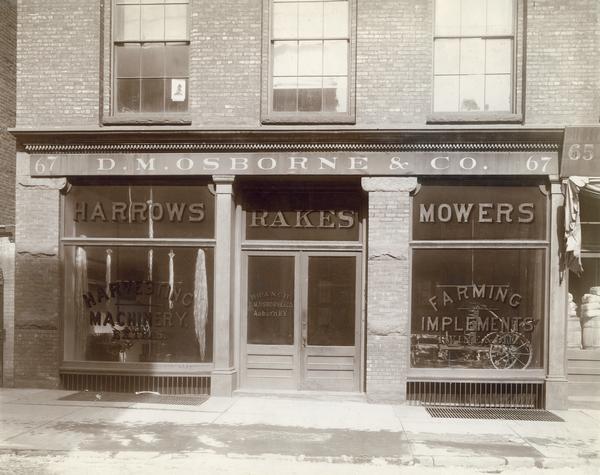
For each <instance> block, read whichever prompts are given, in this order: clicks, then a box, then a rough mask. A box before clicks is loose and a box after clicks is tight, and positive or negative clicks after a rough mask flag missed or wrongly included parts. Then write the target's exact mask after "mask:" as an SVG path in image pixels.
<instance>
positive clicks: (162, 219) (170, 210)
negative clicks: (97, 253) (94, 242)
mask: <svg viewBox="0 0 600 475" xmlns="http://www.w3.org/2000/svg"><path fill="white" fill-rule="evenodd" d="M109 165H110V163H109V162H104V163H103V168H105V169H108V168H109ZM65 235H66V236H69V237H103V238H148V237H155V238H166V237H174V238H208V239H210V238H212V237H214V196H213V195H212V194H211V193H210V191H209V190H208V187H207V186H200V185H197V186H190V185H181V186H157V185H154V186H134V185H132V186H127V185H120V186H73V188H72V189H71V191H70V192H69V194H68V197H67V199H66V204H65Z"/></svg>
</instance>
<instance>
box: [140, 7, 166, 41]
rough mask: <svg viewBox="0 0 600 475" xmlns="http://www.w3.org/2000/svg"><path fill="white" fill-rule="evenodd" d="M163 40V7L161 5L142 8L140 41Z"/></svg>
mask: <svg viewBox="0 0 600 475" xmlns="http://www.w3.org/2000/svg"><path fill="white" fill-rule="evenodd" d="M164 39H165V7H164V6H163V5H143V6H142V40H144V41H146V40H164Z"/></svg>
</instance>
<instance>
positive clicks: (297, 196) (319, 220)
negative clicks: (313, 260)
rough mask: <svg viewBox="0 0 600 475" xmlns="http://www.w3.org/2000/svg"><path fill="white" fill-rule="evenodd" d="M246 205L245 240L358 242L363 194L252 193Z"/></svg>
mask: <svg viewBox="0 0 600 475" xmlns="http://www.w3.org/2000/svg"><path fill="white" fill-rule="evenodd" d="M243 201H244V210H245V216H246V239H260V240H274V239H275V240H316V241H357V240H358V239H359V220H360V216H359V210H360V205H361V194H360V192H356V191H327V190H320V191H317V190H313V191H306V190H303V191H301V190H282V189H280V190H268V189H267V190H251V191H247V192H245V193H244V198H243Z"/></svg>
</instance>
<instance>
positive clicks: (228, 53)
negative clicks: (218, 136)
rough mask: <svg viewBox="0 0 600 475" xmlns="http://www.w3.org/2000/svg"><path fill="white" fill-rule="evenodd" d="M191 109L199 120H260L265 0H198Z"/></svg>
mask: <svg viewBox="0 0 600 475" xmlns="http://www.w3.org/2000/svg"><path fill="white" fill-rule="evenodd" d="M191 8H192V28H191V36H190V42H191V49H190V76H191V78H190V99H191V105H190V110H191V114H192V122H193V123H194V125H198V126H216V125H221V126H222V125H226V126H236V127H244V126H258V125H259V120H260V80H261V76H260V73H261V41H262V25H261V12H262V8H261V2H260V1H259V0H221V1H218V2H206V1H204V0H192V2H191Z"/></svg>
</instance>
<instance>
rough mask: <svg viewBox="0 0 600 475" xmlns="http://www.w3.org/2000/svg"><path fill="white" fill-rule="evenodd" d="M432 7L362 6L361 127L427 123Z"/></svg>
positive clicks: (384, 2)
mask: <svg viewBox="0 0 600 475" xmlns="http://www.w3.org/2000/svg"><path fill="white" fill-rule="evenodd" d="M432 25H433V2H431V1H429V0H401V1H389V0H371V1H369V2H358V16H357V53H356V67H357V74H356V79H357V80H356V83H357V86H356V119H357V126H358V127H364V126H373V125H379V126H382V127H397V126H399V125H400V124H425V117H426V115H427V114H429V113H430V111H431V97H432V94H431V89H432V74H433V72H432V61H433V52H432V36H431V32H432V28H433V26H432Z"/></svg>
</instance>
